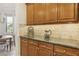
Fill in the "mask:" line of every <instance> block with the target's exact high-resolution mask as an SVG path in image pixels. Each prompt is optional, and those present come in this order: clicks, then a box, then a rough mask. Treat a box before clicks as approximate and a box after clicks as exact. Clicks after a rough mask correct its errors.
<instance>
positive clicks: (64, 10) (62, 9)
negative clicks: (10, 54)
mask: <svg viewBox="0 0 79 59" xmlns="http://www.w3.org/2000/svg"><path fill="white" fill-rule="evenodd" d="M75 8H76V4H72V3H61V4H58V21H59V22H68V21H76V19H75V13H76V9H75Z"/></svg>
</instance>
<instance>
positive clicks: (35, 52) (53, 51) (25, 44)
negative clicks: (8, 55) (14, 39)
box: [21, 38, 79, 56]
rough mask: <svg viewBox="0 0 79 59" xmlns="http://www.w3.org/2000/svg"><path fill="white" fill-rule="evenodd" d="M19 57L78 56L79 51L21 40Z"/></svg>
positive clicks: (35, 41) (31, 40) (30, 40)
mask: <svg viewBox="0 0 79 59" xmlns="http://www.w3.org/2000/svg"><path fill="white" fill-rule="evenodd" d="M21 56H79V49H74V48H70V47H65V46H62V45H56V44H50V43H46V42H41V41H37V40H33V39H26V38H21Z"/></svg>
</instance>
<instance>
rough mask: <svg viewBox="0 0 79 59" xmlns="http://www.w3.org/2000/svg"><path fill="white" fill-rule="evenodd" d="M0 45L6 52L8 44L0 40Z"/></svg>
mask: <svg viewBox="0 0 79 59" xmlns="http://www.w3.org/2000/svg"><path fill="white" fill-rule="evenodd" d="M0 45H1V46H3V48H4V49H5V48H6V47H7V50H8V42H7V41H6V40H5V39H0Z"/></svg>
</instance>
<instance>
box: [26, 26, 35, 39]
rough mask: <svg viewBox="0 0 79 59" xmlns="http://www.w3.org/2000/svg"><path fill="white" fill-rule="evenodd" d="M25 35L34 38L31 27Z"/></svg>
mask: <svg viewBox="0 0 79 59" xmlns="http://www.w3.org/2000/svg"><path fill="white" fill-rule="evenodd" d="M27 35H28V37H32V38H33V37H34V28H33V27H32V26H30V27H28V32H27Z"/></svg>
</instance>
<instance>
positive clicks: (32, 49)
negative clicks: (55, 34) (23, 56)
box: [28, 44, 38, 56]
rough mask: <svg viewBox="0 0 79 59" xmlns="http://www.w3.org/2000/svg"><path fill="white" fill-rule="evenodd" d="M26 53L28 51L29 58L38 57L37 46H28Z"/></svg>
mask: <svg viewBox="0 0 79 59" xmlns="http://www.w3.org/2000/svg"><path fill="white" fill-rule="evenodd" d="M28 51H29V56H38V47H37V46H34V45H30V44H29V48H28Z"/></svg>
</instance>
